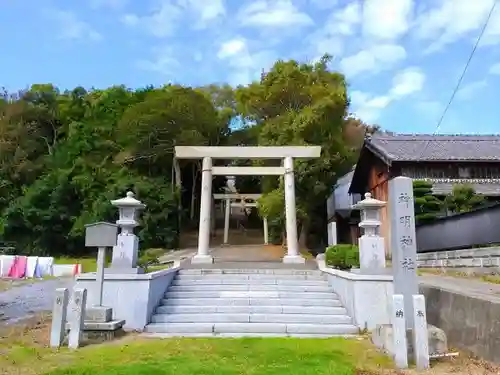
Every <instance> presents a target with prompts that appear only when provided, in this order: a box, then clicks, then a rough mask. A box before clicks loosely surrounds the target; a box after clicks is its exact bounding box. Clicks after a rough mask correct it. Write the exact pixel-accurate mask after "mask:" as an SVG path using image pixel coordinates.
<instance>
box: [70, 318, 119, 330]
mask: <svg viewBox="0 0 500 375" xmlns="http://www.w3.org/2000/svg"><path fill="white" fill-rule="evenodd" d="M124 325H125V320H111V321H109V322H92V321H89V320H87V321H84V322H83V330H84V331H116V330H117V329H120V328H122V327H123V326H124ZM66 329H67V330H69V329H71V325H70V323H66Z"/></svg>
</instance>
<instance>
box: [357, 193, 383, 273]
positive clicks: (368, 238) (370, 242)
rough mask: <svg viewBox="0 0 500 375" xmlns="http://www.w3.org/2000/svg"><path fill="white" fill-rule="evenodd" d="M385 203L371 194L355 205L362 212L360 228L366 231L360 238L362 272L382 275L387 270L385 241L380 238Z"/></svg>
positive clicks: (367, 194)
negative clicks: (381, 210)
mask: <svg viewBox="0 0 500 375" xmlns="http://www.w3.org/2000/svg"><path fill="white" fill-rule="evenodd" d="M384 206H385V202H382V201H379V200H377V199H373V198H372V195H371V194H370V193H366V194H365V199H363V200H362V201H359V202H358V203H357V204H356V205H354V208H355V209H359V210H361V222H360V223H359V227H360V228H363V229H364V233H363V235H362V236H361V237H360V238H359V264H360V267H359V268H360V272H361V273H365V274H369V273H375V274H377V273H380V272H382V271H384V270H385V250H384V239H383V238H382V237H380V236H379V227H380V224H381V222H380V209H381V208H382V207H384Z"/></svg>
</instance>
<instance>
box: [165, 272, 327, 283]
mask: <svg viewBox="0 0 500 375" xmlns="http://www.w3.org/2000/svg"><path fill="white" fill-rule="evenodd" d="M179 272H180V271H179ZM175 279H176V280H182V281H184V280H191V281H201V280H210V281H212V280H228V281H246V280H250V281H253V280H256V281H263V280H269V281H277V280H284V281H287V280H289V281H305V280H307V281H326V278H325V277H324V276H323V275H273V274H248V275H242V274H207V275H198V274H195V275H192V274H183V273H179V274H177V275H176V277H175Z"/></svg>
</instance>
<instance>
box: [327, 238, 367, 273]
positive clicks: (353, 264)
mask: <svg viewBox="0 0 500 375" xmlns="http://www.w3.org/2000/svg"><path fill="white" fill-rule="evenodd" d="M325 261H326V264H327V266H329V267H333V268H337V269H339V270H348V269H351V268H357V267H359V248H358V247H357V246H356V245H350V244H341V245H334V246H330V247H329V248H327V249H326V252H325Z"/></svg>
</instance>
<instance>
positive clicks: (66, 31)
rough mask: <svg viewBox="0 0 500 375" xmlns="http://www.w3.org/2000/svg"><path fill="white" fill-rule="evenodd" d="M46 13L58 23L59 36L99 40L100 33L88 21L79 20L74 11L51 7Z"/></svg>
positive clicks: (100, 37) (72, 38)
mask: <svg viewBox="0 0 500 375" xmlns="http://www.w3.org/2000/svg"><path fill="white" fill-rule="evenodd" d="M46 15H47V16H48V17H49V18H50V19H52V20H53V21H55V23H57V24H58V27H59V29H60V33H59V37H60V38H62V39H71V40H91V41H99V40H101V39H102V35H101V34H100V33H99V32H98V31H97V30H95V29H94V28H93V27H92V26H91V25H90V24H89V23H87V22H85V21H82V20H80V19H79V18H78V17H77V15H76V14H75V13H74V12H71V11H67V10H62V9H52V10H50V11H46Z"/></svg>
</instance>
